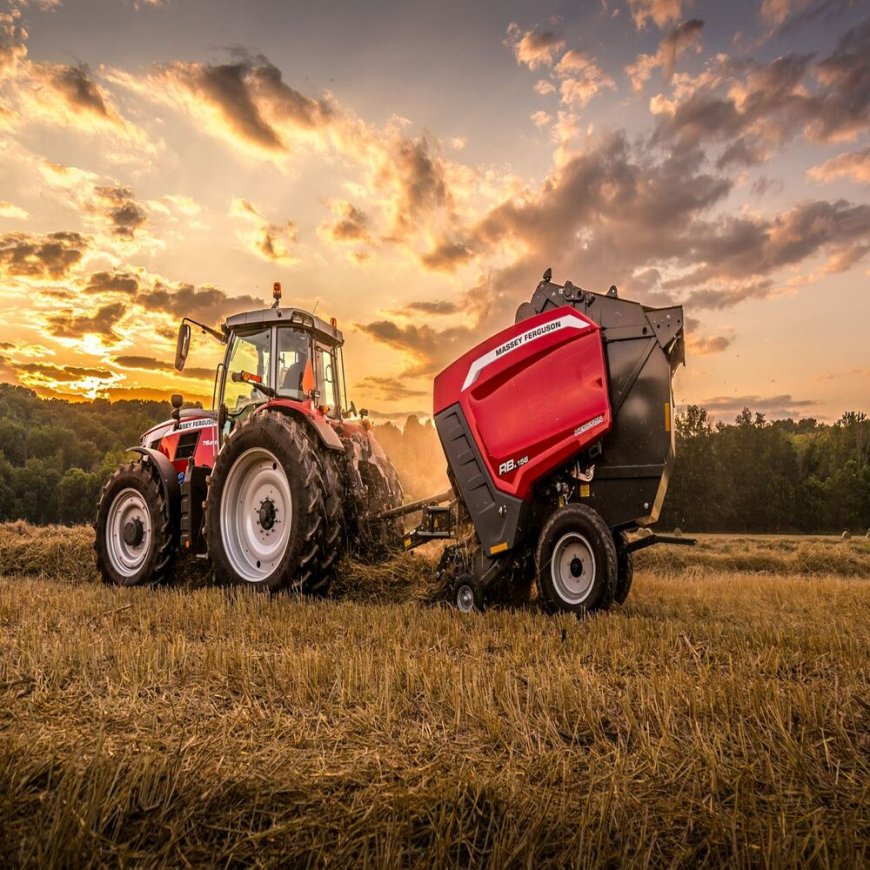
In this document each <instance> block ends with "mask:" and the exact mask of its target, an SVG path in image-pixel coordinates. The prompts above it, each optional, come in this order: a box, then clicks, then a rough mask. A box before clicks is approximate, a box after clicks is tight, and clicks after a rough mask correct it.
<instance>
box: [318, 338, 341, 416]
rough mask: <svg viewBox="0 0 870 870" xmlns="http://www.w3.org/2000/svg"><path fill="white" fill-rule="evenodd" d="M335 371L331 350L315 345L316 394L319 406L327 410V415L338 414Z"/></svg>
mask: <svg viewBox="0 0 870 870" xmlns="http://www.w3.org/2000/svg"><path fill="white" fill-rule="evenodd" d="M336 371H337V369H336V365H335V356H334V354H333V352H332V350H331V349H329V348H326V347H323V346H322V345H317V392H318V393H320V400H319V401H320V404H321V405H325V406H326V407H327V408H328V409H329V410H328V411H327V413H328V414H336V413H338V382H337V378H336Z"/></svg>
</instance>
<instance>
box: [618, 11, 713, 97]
mask: <svg viewBox="0 0 870 870" xmlns="http://www.w3.org/2000/svg"><path fill="white" fill-rule="evenodd" d="M703 29H704V22H703V21H702V20H701V19H700V18H691V19H689V20H688V21H682V22H680V24H678V25H677V26H676V27H675V28H674V29H673V30H671V31H670V32H669V33H668V34H667V35H666V36H665V37H664V38H663V39H662V41H661V42H660V43H659V47H658V51H657V52H656V53H655V54H639V55H638V56H637V58H636V59H635V62H634V63H633V64H630V65H629V66H627V67H626V68H625V72H626V75H627V76H628V78H629V80H630V81H631V88H632V90H633V91H634V92H635V93H636V94H638V93H640V92H641V91H642V90H643V88H644V85H645V84H646V83H647V81H648V80H649V78H650V77H651V76H652V73H653V70H655V69H657V68H659V67H661V68H662V69H663V70H664V77H665V81H670V79H671V77H672V76H673V74H674V67H675V65H676V62H677V60H679V58H680V57H681V56H682V55H683V54H685V53H686V52H687V51H688V50H689V49H691V50H692V51H694V52H695V54H699V53H700V52H701V48H702V46H701V31H702V30H703Z"/></svg>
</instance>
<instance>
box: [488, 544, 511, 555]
mask: <svg viewBox="0 0 870 870" xmlns="http://www.w3.org/2000/svg"><path fill="white" fill-rule="evenodd" d="M506 549H507V541H502V542H501V543H500V544H496V545H495V546H494V547H490V548H489V555H490V556H494V555H495V554H496V553H503V552H504V551H505V550H506Z"/></svg>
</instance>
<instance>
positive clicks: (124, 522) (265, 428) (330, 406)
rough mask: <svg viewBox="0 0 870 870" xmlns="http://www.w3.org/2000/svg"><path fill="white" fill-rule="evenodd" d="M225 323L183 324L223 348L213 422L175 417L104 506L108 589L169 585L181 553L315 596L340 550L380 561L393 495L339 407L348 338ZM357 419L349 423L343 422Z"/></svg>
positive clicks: (289, 324) (182, 414) (263, 316)
mask: <svg viewBox="0 0 870 870" xmlns="http://www.w3.org/2000/svg"><path fill="white" fill-rule="evenodd" d="M274 292H275V304H274V305H273V307H272V308H268V309H265V310H262V311H252V312H247V313H244V314H237V315H234V316H232V317H229V318H228V319H227V321H226V322H225V323H224V324H223V326H222V328H221V330H220V331H218V330H214V329H211V328H210V327H208V326H205V325H203V324H200V323H196V321H193V320H190V319H189V318H185V319H184V320H183V321H182V323H181V327H180V329H179V334H178V346H177V351H176V362H175V365H176V368H177V369H178V370H179V371H181V370H182V369H183V368H184V363H185V360H186V358H187V353H188V349H189V346H190V337H191V324H193V325H195V326H197V327H199V328H200V329H202V330H203V331H204V332H206V333H210V334H211V335H212V336H213V337H214V338H216V339H217V340H218V341H220V342H222V343H223V344H225V345H226V352H225V355H224V360H223V362H222V363H221V364H220V365H219V366H218V367H217V371H216V373H215V387H214V392H215V394H216V401H214V402H213V406H214V407H216V408H217V409H218V410H216V411H205V410H200V409H195V408H188V409H184V408H182V404H183V401H182V397H181V396H178V395H176V396H173V397H172V404H173V409H174V410H173V412H172V415H171V417H172V418H171V419H170V420H168V421H167V422H165V423H161V424H159V425H157V426H155V427H154V428H152V429H150V430H149V431H148V432H146V433H145V434H144V435H143V437H142V441H141V444H140V445H139V446H137V447H134V448H132V451H133V452H136V453H138V454H140V456H139V458H138V460H137V461H134V462H129V463H127V464H125V465H122V466H121V467H120V468H119V469H118V470H117V471H116V472H115V474H114V475H112V477H111V478H110V480H109V481H108V483H107V484H106V486H105V487H104V488H103V491H102V493H101V496H100V502H99V506H98V508H97V516H96V521H95V530H96V541H95V549H96V554H97V566H98V568H99V570H100V572H101V574H102V576H103V579H104V580H105V581H106V582H108V583H113V584H117V585H121V586H135V585H139V584H145V583H158V582H166V581H168V580H170V579H171V577H172V572H173V568H174V566H175V562H176V558H177V556H178V555H179V554H184V555H193V556H198V557H200V558H208V559H209V560H210V562H211V564H212V566H213V569H214V572H215V575H216V577H217V579H218V581H219V582H222V583H235V584H242V585H247V586H250V587H259V588H265V589H269V590H278V589H285V588H286V589H292V590H295V591H299V592H302V593H305V594H323V593H325V592H326V591H327V589H328V588H329V585H330V582H331V580H332V578H333V575H334V573H335V569H336V567H337V564H338V561H339V559H340V557H341V555H342V553H343V552H345V550H348V549H349V550H351V551H352V552H354V553H355V554H370V555H378V554H381V553H383V552H384V551H385V550H388V549H389V548H390V546H391V545H393V544H394V543H395V545H398V546H400V540H401V539H400V532H401V530H400V529H397V526H396V521H395V520H392V519H389V518H388V519H378V515H380V514H381V513H383V512H384V511H386V510H389V509H391V508H395V507H397V506H399V505H401V503H402V487H401V484H400V483H399V478H398V475H397V474H396V471H395V469H394V467H393V465H392V463H391V462H390V461H389V459H388V458H387V456H386V454H385V453H384V451H383V450H382V448H381V447H380V445H379V444H378V443H377V441H376V440H375V438H374V436H373V435H372V432H371V426H370V424H369V422H368V420H366V419H364V417H365V411H361V412H360V414H359V415H357V414H356V409H355V408H353V407H352V406H351V411H350V412H348V411H347V410H343V408H346V405H344V404H343V403H345V402H346V390H345V380H344V358H343V354H342V346H343V344H344V338H343V336H342V334H341V332H340V331H339V330H338V329H337V328H336V324H335V321H334V320H333V321H332V322H331V323H327V322H325V321H323V320H321V319H320V318H318V317H315V316H314V315H313V314H311V313H309V312H306V311H302V310H300V309H296V308H281V307H279V300H280V293H281V291H280V285H277V284H276V285H275V291H274ZM351 416H353V417H356V418H357V419H356V420H352V419H350V417H351Z"/></svg>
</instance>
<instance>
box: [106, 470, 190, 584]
mask: <svg viewBox="0 0 870 870" xmlns="http://www.w3.org/2000/svg"><path fill="white" fill-rule="evenodd" d="M94 533H95V537H94V550H95V551H96V561H97V569H98V570H99V572H100V575H101V576H102V578H103V582H104V583H109V584H111V585H113V586H142V585H144V584H152V585H153V584H158V583H166V582H168V581H169V579H170V578H171V576H172V571H173V568H174V567H175V557H176V555H177V553H178V529H176V528H173V524H172V519H171V514H170V509H169V505H168V504H167V503H166V499H165V498H164V495H163V490H162V488H161V486H160V483H159V482H158V480H157V479H156V476H155V473H154V472H153V471H152V466H151V465H150V464H147V465H146V464H145V463H142V462H128V463H125V464H124V465H122V466H121V467H120V468H119V469H118V470H117V471H116V472H115V473H114V474H113V475H112V476H111V477H110V478H109V480H108V482H107V483H106V485H105V486H104V487H103V490H102V492H101V493H100V501H99V504H98V505H97V515H96V517H95V519H94Z"/></svg>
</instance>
